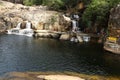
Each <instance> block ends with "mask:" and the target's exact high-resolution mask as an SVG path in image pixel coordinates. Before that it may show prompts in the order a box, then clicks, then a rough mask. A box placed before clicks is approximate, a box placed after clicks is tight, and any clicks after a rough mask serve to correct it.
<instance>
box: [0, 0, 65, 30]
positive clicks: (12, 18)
mask: <svg viewBox="0 0 120 80" xmlns="http://www.w3.org/2000/svg"><path fill="white" fill-rule="evenodd" d="M10 1H16V0H10ZM18 1H20V0H18ZM59 15H60V13H58V12H56V11H49V10H47V7H46V6H24V5H22V4H14V3H10V2H6V1H0V31H5V30H6V29H10V28H14V27H16V26H17V24H18V23H20V22H24V21H30V22H31V23H32V26H33V27H34V28H35V29H38V30H53V31H64V30H65V27H64V26H63V25H61V24H60V23H59V19H60V18H59ZM22 28H24V24H23V26H22Z"/></svg>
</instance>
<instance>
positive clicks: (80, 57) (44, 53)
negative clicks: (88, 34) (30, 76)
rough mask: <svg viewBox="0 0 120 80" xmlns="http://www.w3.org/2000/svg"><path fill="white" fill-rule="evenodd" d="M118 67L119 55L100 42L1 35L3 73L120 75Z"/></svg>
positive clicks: (0, 54) (0, 71) (0, 69)
mask: <svg viewBox="0 0 120 80" xmlns="http://www.w3.org/2000/svg"><path fill="white" fill-rule="evenodd" d="M119 67H120V56H118V55H113V54H110V53H108V52H105V51H104V50H103V49H102V45H101V44H95V43H94V44H92V43H87V44H86V43H83V44H79V43H72V42H67V41H59V40H54V39H42V38H41V39H34V38H32V37H26V36H17V35H0V75H2V74H4V73H7V72H13V71H20V72H21V71H37V72H38V71H60V72H64V71H70V72H78V73H85V74H99V75H108V74H109V75H120V71H119Z"/></svg>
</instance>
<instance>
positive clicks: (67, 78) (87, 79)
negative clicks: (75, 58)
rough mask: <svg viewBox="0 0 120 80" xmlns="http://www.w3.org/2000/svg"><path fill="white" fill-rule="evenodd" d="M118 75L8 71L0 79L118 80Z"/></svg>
mask: <svg viewBox="0 0 120 80" xmlns="http://www.w3.org/2000/svg"><path fill="white" fill-rule="evenodd" d="M119 79H120V77H119V76H118V77H117V76H116V77H115V76H102V75H101V76H100V75H87V74H79V73H74V72H10V73H6V74H4V75H2V76H0V80H119Z"/></svg>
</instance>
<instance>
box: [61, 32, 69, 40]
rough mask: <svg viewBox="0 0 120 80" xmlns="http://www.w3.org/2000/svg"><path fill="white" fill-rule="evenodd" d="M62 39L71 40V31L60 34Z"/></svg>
mask: <svg viewBox="0 0 120 80" xmlns="http://www.w3.org/2000/svg"><path fill="white" fill-rule="evenodd" d="M60 39H61V40H70V34H69V33H64V34H62V35H61V36H60Z"/></svg>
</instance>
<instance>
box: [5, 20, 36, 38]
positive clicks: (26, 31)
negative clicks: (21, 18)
mask: <svg viewBox="0 0 120 80" xmlns="http://www.w3.org/2000/svg"><path fill="white" fill-rule="evenodd" d="M20 26H21V23H18V25H17V26H16V28H12V29H10V30H7V34H15V35H25V36H29V37H32V36H33V34H34V31H33V29H31V23H30V22H28V21H27V22H26V28H25V29H21V28H20Z"/></svg>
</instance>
